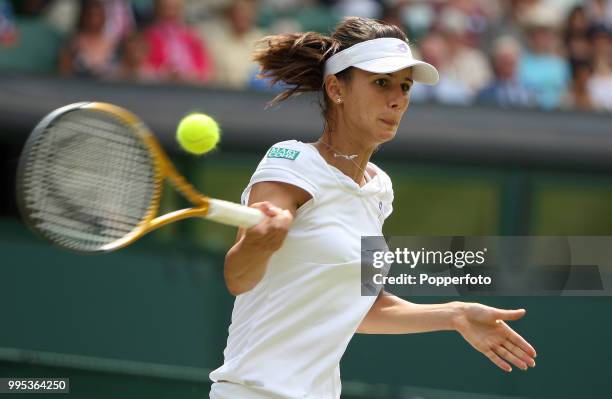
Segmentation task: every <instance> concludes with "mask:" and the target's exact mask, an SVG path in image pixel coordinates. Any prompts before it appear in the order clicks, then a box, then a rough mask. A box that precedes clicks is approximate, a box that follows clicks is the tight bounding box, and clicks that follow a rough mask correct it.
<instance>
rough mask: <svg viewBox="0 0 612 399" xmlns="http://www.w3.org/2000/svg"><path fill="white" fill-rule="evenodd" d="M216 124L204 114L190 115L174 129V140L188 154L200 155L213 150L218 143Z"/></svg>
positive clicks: (218, 136) (218, 135) (218, 133)
mask: <svg viewBox="0 0 612 399" xmlns="http://www.w3.org/2000/svg"><path fill="white" fill-rule="evenodd" d="M219 138H220V132H219V125H218V124H217V122H216V121H215V120H214V119H213V118H211V117H210V116H208V115H205V114H191V115H188V116H186V117H184V118H183V119H181V122H180V123H179V125H178V128H177V129H176V139H177V140H178V142H179V144H180V145H181V147H183V149H184V150H185V151H187V152H189V153H192V154H196V155H202V154H205V153H207V152H209V151H211V150H213V149H214V148H215V147H216V146H217V143H219Z"/></svg>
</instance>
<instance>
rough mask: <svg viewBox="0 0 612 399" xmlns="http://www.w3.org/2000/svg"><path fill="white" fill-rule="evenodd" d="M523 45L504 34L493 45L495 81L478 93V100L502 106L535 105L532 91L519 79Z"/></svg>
mask: <svg viewBox="0 0 612 399" xmlns="http://www.w3.org/2000/svg"><path fill="white" fill-rule="evenodd" d="M520 58H521V47H520V44H519V43H518V41H517V40H516V39H514V38H513V37H511V36H503V37H500V38H499V39H497V41H496V42H495V45H494V47H493V54H492V64H493V70H494V71H495V79H494V81H493V82H492V83H491V84H490V85H489V86H487V87H486V88H485V89H483V90H482V91H481V92H480V93H479V94H478V102H479V103H483V104H495V105H499V106H502V107H527V106H533V105H535V99H534V96H533V94H532V93H530V92H529V90H528V89H527V88H526V87H525V86H524V85H523V84H521V82H519V80H518V77H517V75H518V64H519V60H520Z"/></svg>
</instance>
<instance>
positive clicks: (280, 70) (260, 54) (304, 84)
mask: <svg viewBox="0 0 612 399" xmlns="http://www.w3.org/2000/svg"><path fill="white" fill-rule="evenodd" d="M339 45H340V43H338V42H335V41H334V40H333V39H332V38H331V37H329V36H325V35H322V34H320V33H316V32H306V33H290V34H284V35H275V36H267V37H265V38H263V39H261V40H260V41H259V42H258V48H257V49H256V50H255V53H254V54H253V59H254V60H255V61H256V62H257V63H258V64H259V65H260V66H261V72H260V75H259V76H260V77H263V78H269V79H270V81H271V84H276V83H279V82H282V83H284V84H286V85H288V86H289V88H288V89H286V90H285V91H283V92H282V93H280V94H279V95H277V96H276V97H275V98H274V99H273V100H272V103H277V102H280V101H283V100H286V99H288V98H289V97H291V96H293V95H294V94H297V93H303V92H307V91H318V90H320V89H321V87H322V86H323V65H324V63H325V60H326V59H327V58H329V57H331V55H333V54H334V53H335V52H336V50H337V48H338V47H339Z"/></svg>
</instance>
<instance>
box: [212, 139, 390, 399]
mask: <svg viewBox="0 0 612 399" xmlns="http://www.w3.org/2000/svg"><path fill="white" fill-rule="evenodd" d="M368 167H369V169H370V170H374V171H375V172H376V176H375V177H373V178H372V179H371V180H370V181H369V182H368V183H366V184H365V185H364V186H363V187H359V185H358V184H357V183H355V182H354V181H353V180H352V179H351V178H349V177H348V176H346V175H345V174H343V173H342V172H341V171H340V170H338V169H336V168H335V167H333V166H331V165H329V164H328V163H327V162H326V161H325V159H324V158H323V157H322V156H321V155H320V154H319V152H318V151H317V149H316V148H315V147H314V146H312V145H310V144H306V143H302V142H300V141H295V140H290V141H284V142H281V143H277V144H275V145H274V146H273V147H272V148H271V149H270V150H268V152H267V153H266V156H265V157H264V158H263V159H262V161H261V162H260V164H259V166H258V167H257V170H256V171H255V173H254V174H253V176H252V178H251V181H250V182H249V185H248V186H247V188H246V189H245V191H244V193H243V195H242V203H243V204H246V203H247V201H248V196H249V193H250V190H251V187H252V186H253V185H254V184H256V183H259V182H264V181H276V182H283V183H288V184H292V185H295V186H297V187H300V188H302V189H303V190H305V191H307V192H308V193H310V195H312V199H311V200H309V201H308V202H307V203H305V204H304V205H302V206H301V207H300V208H299V209H298V211H297V214H296V216H295V219H294V221H293V225H292V226H291V229H290V231H289V234H288V235H287V237H286V239H285V242H284V243H283V246H282V247H281V248H280V249H279V250H278V251H276V252H275V253H274V255H273V256H272V257H271V259H270V261H269V263H268V267H267V270H266V273H265V275H264V277H263V278H262V280H261V281H260V282H259V283H258V284H257V285H256V286H255V287H254V288H253V289H251V290H250V291H248V292H245V293H244V294H241V295H239V296H238V297H237V298H236V300H235V303H234V310H233V312H232V322H231V325H230V327H229V337H228V340H227V347H226V348H225V351H224V357H225V361H224V363H223V365H222V366H221V367H219V368H218V369H216V370H215V371H213V372H212V373H211V374H210V378H211V380H213V381H225V382H217V383H215V384H213V387H212V390H211V393H210V397H211V398H215V399H260V398H266V399H269V398H292V399H293V398H296V399H297V398H312V399H337V398H340V390H341V383H340V368H339V363H340V358H341V357H342V355H343V353H344V351H345V349H346V347H347V345H348V343H349V341H350V339H351V337H352V336H353V334H354V333H355V331H356V330H357V328H358V327H359V324H360V323H361V321H362V319H363V318H364V316H365V315H366V313H367V312H368V310H369V309H370V307H371V306H372V304H373V303H374V300H375V299H376V297H375V296H362V295H361V286H360V281H361V280H360V274H361V273H360V251H361V236H366V235H369V236H380V235H382V233H381V229H382V225H383V222H384V220H385V219H386V218H387V217H388V216H389V215H390V214H391V211H392V201H393V189H392V186H391V180H390V179H389V177H388V176H387V174H386V173H385V172H383V171H382V170H381V169H379V168H378V167H376V166H375V165H374V164H371V163H370V164H369V165H368Z"/></svg>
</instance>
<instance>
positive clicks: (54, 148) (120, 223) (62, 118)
mask: <svg viewBox="0 0 612 399" xmlns="http://www.w3.org/2000/svg"><path fill="white" fill-rule="evenodd" d="M165 179H168V180H169V181H170V182H171V183H172V184H173V185H174V187H175V188H176V189H177V190H178V191H179V192H180V193H181V194H182V195H183V196H184V197H185V198H187V199H188V200H189V201H190V202H192V203H193V204H194V207H193V208H188V209H182V210H177V211H174V212H171V213H168V214H166V215H163V216H157V213H158V208H159V201H160V197H161V193H162V188H163V182H164V180H165ZM17 197H18V198H17V199H18V204H19V207H20V210H21V214H22V216H23V218H24V220H25V221H26V223H27V224H28V225H29V226H30V227H32V228H33V229H34V230H36V231H37V232H38V233H40V234H41V235H42V236H43V237H44V238H46V239H47V240H49V241H51V242H52V243H53V244H56V245H58V246H60V247H63V248H67V249H70V250H73V251H78V252H106V251H113V250H116V249H119V248H122V247H125V246H126V245H129V244H131V243H133V242H134V241H136V240H138V239H139V238H140V237H142V236H143V235H145V234H146V233H148V232H149V231H151V230H154V229H156V228H158V227H161V226H164V225H166V224H168V223H170V222H174V221H177V220H181V219H185V218H188V217H194V216H199V217H205V218H207V219H210V220H213V221H216V222H220V223H224V224H228V225H232V226H239V227H246V228H248V227H252V226H254V225H256V224H257V223H259V222H260V221H261V220H263V218H264V215H263V213H262V212H261V211H259V210H257V209H253V208H249V207H246V206H242V205H238V204H234V203H231V202H227V201H221V200H216V199H212V198H208V197H206V196H204V195H202V194H200V193H199V192H198V191H197V190H196V189H195V188H194V187H193V186H192V185H191V184H189V183H188V182H187V181H186V180H185V178H184V177H182V176H181V175H180V174H179V173H178V172H177V171H176V169H175V167H174V165H173V164H172V163H171V162H170V160H169V159H168V157H167V155H166V154H165V153H164V151H163V150H162V148H161V146H160V144H159V143H158V141H157V140H156V139H155V137H154V136H153V134H152V133H151V132H150V131H149V129H148V128H147V127H146V126H145V124H144V123H143V122H142V121H141V120H140V119H139V118H138V117H137V116H135V115H134V114H132V113H130V112H129V111H126V110H125V109H122V108H120V107H117V106H114V105H111V104H105V103H96V102H90V103H78V104H72V105H68V106H66V107H63V108H60V109H58V110H55V111H53V112H52V113H50V114H49V115H47V116H46V117H45V118H44V119H43V120H42V121H41V122H40V123H39V124H38V125H37V126H36V128H35V129H34V131H33V132H32V134H31V135H30V137H29V138H28V141H27V143H26V145H25V148H24V150H23V153H22V155H21V158H20V161H19V169H18V173H17Z"/></svg>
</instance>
